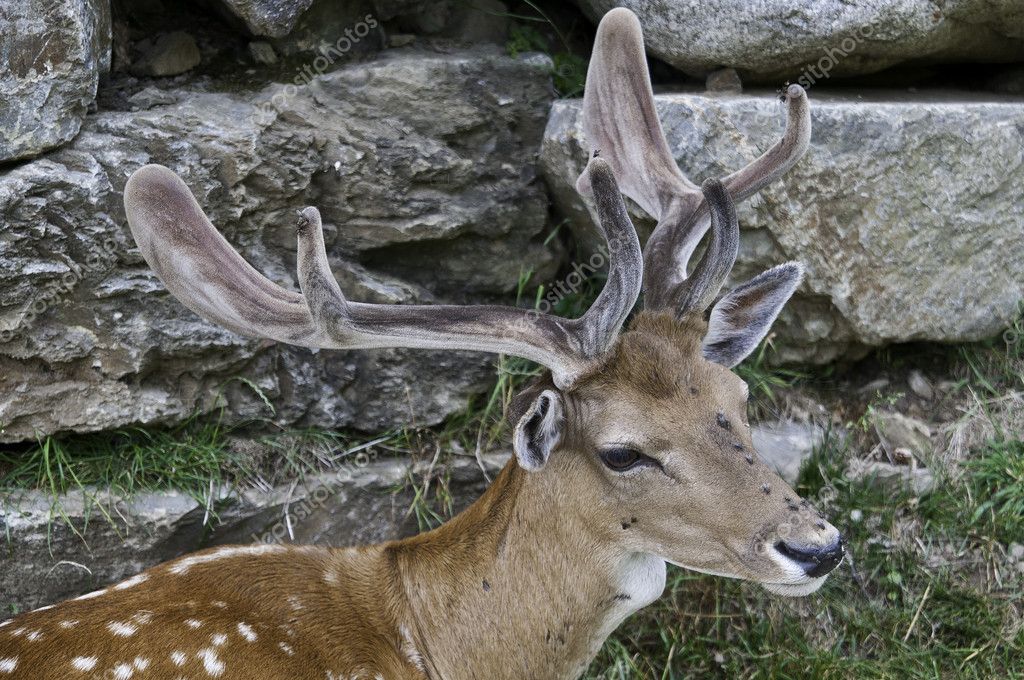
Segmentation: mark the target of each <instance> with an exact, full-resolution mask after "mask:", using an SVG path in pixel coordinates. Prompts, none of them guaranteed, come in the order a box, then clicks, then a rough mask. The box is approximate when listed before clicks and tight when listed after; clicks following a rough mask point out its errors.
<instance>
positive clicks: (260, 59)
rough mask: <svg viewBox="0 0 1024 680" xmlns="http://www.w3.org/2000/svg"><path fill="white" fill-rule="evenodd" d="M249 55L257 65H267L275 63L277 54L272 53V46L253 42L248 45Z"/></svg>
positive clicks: (257, 41)
mask: <svg viewBox="0 0 1024 680" xmlns="http://www.w3.org/2000/svg"><path fill="white" fill-rule="evenodd" d="M249 54H250V55H251V56H252V60H253V61H254V62H256V63H257V64H266V65H269V64H276V63H277V53H276V52H274V46H273V45H271V44H270V43H268V42H263V41H262V40H255V41H253V42H251V43H249Z"/></svg>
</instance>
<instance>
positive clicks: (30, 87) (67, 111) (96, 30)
mask: <svg viewBox="0 0 1024 680" xmlns="http://www.w3.org/2000/svg"><path fill="white" fill-rule="evenodd" d="M110 31H111V19H110V2H109V0H57V1H53V0H4V2H3V3H0V92H2V93H3V97H2V99H0V162H2V161H11V160H17V159H20V158H27V157H30V156H34V155H36V154H38V153H41V152H43V151H45V150H47V149H50V148H53V147H55V146H57V145H59V144H63V143H64V142H67V141H68V140H70V139H72V138H73V137H74V136H75V135H76V134H78V130H79V128H80V127H81V125H82V119H83V118H84V117H85V114H86V111H87V110H88V108H89V106H90V105H91V104H92V102H93V100H94V99H95V97H96V87H97V85H98V83H99V77H100V74H101V73H102V72H103V71H106V70H108V69H109V68H110Z"/></svg>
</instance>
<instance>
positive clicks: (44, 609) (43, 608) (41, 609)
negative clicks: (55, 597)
mask: <svg viewBox="0 0 1024 680" xmlns="http://www.w3.org/2000/svg"><path fill="white" fill-rule="evenodd" d="M47 609H53V605H52V604H48V605H46V606H45V607H39V608H38V609H36V610H35V611H37V612H45V611H46V610H47ZM0 625H2V624H0Z"/></svg>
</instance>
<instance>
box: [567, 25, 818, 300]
mask: <svg viewBox="0 0 1024 680" xmlns="http://www.w3.org/2000/svg"><path fill="white" fill-rule="evenodd" d="M786 100H787V119H786V131H785V133H784V135H783V137H782V139H781V140H780V141H779V142H777V143H776V144H775V145H774V146H772V148H771V149H769V150H768V151H767V152H765V153H764V154H762V155H761V156H760V157H759V158H757V159H756V160H754V161H753V162H751V163H750V164H748V165H747V166H746V167H744V168H742V169H740V170H738V171H736V172H734V173H732V174H730V175H728V176H726V177H725V178H724V179H723V180H722V182H723V184H724V186H725V188H726V189H727V190H728V192H729V193H730V194H731V195H732V197H733V199H734V200H735V201H740V200H743V199H745V198H747V197H749V196H751V195H753V194H754V193H756V192H758V191H760V190H761V189H762V188H764V186H766V185H767V184H769V183H770V182H773V181H774V180H776V179H778V178H779V177H780V176H782V175H783V174H784V173H785V172H786V171H787V170H789V169H790V168H791V167H793V165H794V164H795V163H796V162H797V161H798V160H799V159H800V157H801V156H802V155H803V154H804V152H805V151H806V150H807V145H808V143H809V140H810V135H811V119H810V109H809V106H808V102H807V94H806V93H805V92H804V89H803V88H802V87H800V86H799V85H795V84H794V85H790V86H789V87H788V88H787V90H786ZM583 128H584V133H585V135H586V138H587V143H588V144H589V146H590V148H591V150H592V151H594V152H596V151H600V152H601V154H602V157H604V158H606V159H607V160H608V162H609V163H610V164H611V166H612V169H613V170H614V172H615V176H616V177H617V178H618V180H619V182H620V185H621V187H622V192H623V193H624V194H625V195H626V196H628V197H629V198H631V199H633V200H634V201H635V202H636V203H637V204H638V205H639V206H640V207H641V208H643V209H644V210H645V211H646V212H648V213H650V214H651V216H653V217H654V218H655V219H656V220H658V225H657V227H656V228H655V230H654V232H653V233H652V234H651V237H650V239H649V240H648V241H647V244H646V246H645V247H644V306H645V307H647V308H649V309H659V308H669V307H675V308H678V306H679V305H678V300H676V299H674V298H673V297H672V295H671V293H670V291H678V290H682V288H681V286H680V284H681V283H682V281H683V280H684V279H685V278H686V267H687V263H688V262H689V260H690V257H691V256H692V254H693V251H694V249H695V248H696V247H697V243H698V242H699V241H700V239H701V237H703V235H704V233H705V232H706V231H707V228H708V225H709V219H708V204H707V202H706V201H705V200H703V197H702V195H701V192H700V191H699V190H698V189H697V187H696V185H695V184H693V183H692V182H691V181H690V180H689V179H687V178H686V177H685V176H684V175H683V174H682V173H681V172H680V171H679V167H678V166H677V165H676V163H675V159H674V158H673V157H672V154H671V153H670V150H669V145H668V142H667V140H666V139H665V135H664V132H663V131H662V128H661V123H660V122H659V121H658V116H657V111H656V108H655V105H654V93H653V91H652V89H651V82H650V76H649V74H648V70H647V61H646V57H645V54H644V46H643V36H642V32H641V28H640V21H639V20H638V19H637V18H636V15H634V14H633V13H632V12H631V11H629V10H628V9H624V8H618V9H614V10H612V11H610V12H608V13H607V14H606V15H605V16H604V18H603V19H602V20H601V24H600V25H599V26H598V29H597V38H596V39H595V42H594V52H593V55H592V58H591V62H590V68H589V69H588V71H587V84H586V89H585V90H584V97H583ZM586 176H587V171H584V172H583V173H582V174H581V175H580V178H579V180H577V183H576V187H577V189H578V190H579V191H580V193H585V192H586V188H587V187H586V185H587V182H586V181H585V177H586Z"/></svg>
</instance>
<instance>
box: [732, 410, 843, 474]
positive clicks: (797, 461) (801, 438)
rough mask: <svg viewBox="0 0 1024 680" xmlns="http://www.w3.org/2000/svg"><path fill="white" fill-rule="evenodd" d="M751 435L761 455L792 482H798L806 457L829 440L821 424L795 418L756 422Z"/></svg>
mask: <svg viewBox="0 0 1024 680" xmlns="http://www.w3.org/2000/svg"><path fill="white" fill-rule="evenodd" d="M750 436H751V438H752V439H753V442H754V448H755V449H756V450H757V453H758V455H759V456H760V457H761V458H762V459H763V460H764V461H765V462H766V463H768V465H770V466H771V467H773V468H774V469H775V471H776V472H778V473H779V476H780V477H782V478H783V479H784V480H786V482H788V483H789V484H791V485H792V484H796V481H797V478H798V477H799V476H800V468H801V466H803V464H804V461H806V460H807V459H808V458H810V457H811V454H813V453H814V450H815V449H816V448H818V447H819V446H821V443H822V442H823V441H824V440H825V432H824V430H822V429H821V427H819V426H818V425H816V424H814V423H798V422H794V421H786V422H782V423H778V424H774V425H766V424H757V425H753V426H752V427H751V428H750Z"/></svg>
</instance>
